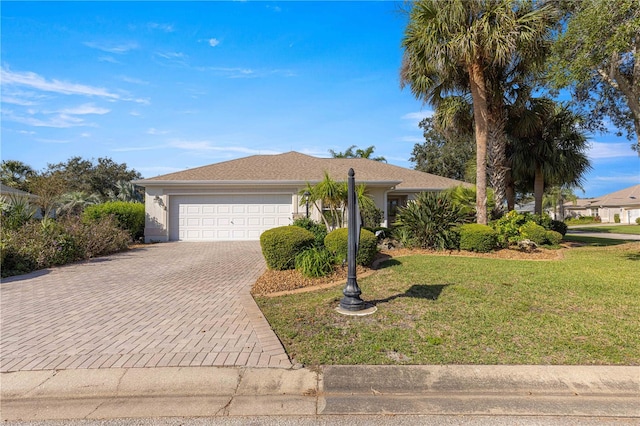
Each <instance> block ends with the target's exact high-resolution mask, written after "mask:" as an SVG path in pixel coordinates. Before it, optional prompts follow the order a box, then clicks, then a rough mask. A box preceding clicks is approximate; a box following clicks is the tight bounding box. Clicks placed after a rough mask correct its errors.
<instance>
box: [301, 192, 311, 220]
mask: <svg viewBox="0 0 640 426" xmlns="http://www.w3.org/2000/svg"><path fill="white" fill-rule="evenodd" d="M302 195H304V202H305V207H306V210H305V212H306V215H307V219H309V196H310V195H311V194H310V193H309V191H304V194H302Z"/></svg>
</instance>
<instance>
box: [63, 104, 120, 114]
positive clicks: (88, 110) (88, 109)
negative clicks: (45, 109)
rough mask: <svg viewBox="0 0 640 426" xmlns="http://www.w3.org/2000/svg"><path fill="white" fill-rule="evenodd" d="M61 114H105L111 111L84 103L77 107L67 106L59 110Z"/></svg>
mask: <svg viewBox="0 0 640 426" xmlns="http://www.w3.org/2000/svg"><path fill="white" fill-rule="evenodd" d="M59 112H60V113H61V114H71V115H85V114H99V115H103V114H106V113H108V112H111V110H110V109H107V108H100V107H96V106H95V105H93V104H84V105H80V106H77V107H75V108H66V109H63V110H60V111H59Z"/></svg>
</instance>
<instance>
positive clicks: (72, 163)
mask: <svg viewBox="0 0 640 426" xmlns="http://www.w3.org/2000/svg"><path fill="white" fill-rule="evenodd" d="M47 172H48V173H58V174H60V176H61V177H62V178H63V179H64V180H65V181H66V182H67V190H66V191H65V192H85V193H87V194H98V195H99V196H100V197H101V198H102V199H103V200H104V199H107V198H108V197H109V194H110V191H117V189H118V188H117V183H118V182H119V181H125V182H129V181H132V180H134V179H140V178H142V175H141V174H140V173H138V172H137V171H136V170H134V169H129V168H128V167H127V165H126V163H116V162H115V161H113V160H112V159H111V158H98V161H97V163H96V164H94V162H93V160H85V159H83V158H82V157H72V158H70V159H69V160H67V162H64V163H57V164H49V165H48V168H47Z"/></svg>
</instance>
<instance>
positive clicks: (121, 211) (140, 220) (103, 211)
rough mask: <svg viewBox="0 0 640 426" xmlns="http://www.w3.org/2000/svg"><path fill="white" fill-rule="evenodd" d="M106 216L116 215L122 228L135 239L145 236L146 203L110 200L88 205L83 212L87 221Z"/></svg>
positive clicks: (83, 217)
mask: <svg viewBox="0 0 640 426" xmlns="http://www.w3.org/2000/svg"><path fill="white" fill-rule="evenodd" d="M106 216H114V217H115V218H116V219H117V221H118V224H119V225H120V228H122V229H124V230H126V231H128V232H129V235H131V238H132V239H133V240H134V241H135V240H139V239H141V238H143V237H144V204H142V203H136V202H127V201H109V202H106V203H103V204H94V205H91V206H87V207H86V208H85V209H84V212H83V213H82V219H83V220H84V221H85V222H90V221H95V220H97V219H100V218H103V217H106Z"/></svg>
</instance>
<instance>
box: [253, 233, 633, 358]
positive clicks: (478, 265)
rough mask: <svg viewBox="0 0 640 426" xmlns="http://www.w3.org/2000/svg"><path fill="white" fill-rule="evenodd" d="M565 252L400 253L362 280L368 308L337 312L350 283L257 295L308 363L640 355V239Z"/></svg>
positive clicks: (295, 353) (294, 352) (289, 346)
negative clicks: (517, 255)
mask: <svg viewBox="0 0 640 426" xmlns="http://www.w3.org/2000/svg"><path fill="white" fill-rule="evenodd" d="M563 255H564V256H563V258H562V259H560V260H546V261H531V260H506V259H489V258H474V257H457V256H448V255H446V254H445V255H413V256H407V257H399V258H394V259H391V260H389V261H387V262H386V264H384V265H383V268H382V269H381V270H379V271H377V272H376V273H375V274H374V275H372V276H369V277H367V278H363V279H360V280H359V281H358V283H359V284H360V287H361V288H362V291H363V295H362V297H363V299H365V300H367V301H370V302H373V303H375V304H376V305H377V307H378V312H376V313H375V314H373V315H370V316H366V317H352V316H343V315H341V314H339V313H337V312H336V311H335V307H336V306H337V305H338V301H339V300H340V298H341V297H342V293H341V290H342V286H338V287H334V288H331V289H328V290H319V291H316V292H311V293H304V294H295V295H289V296H281V297H275V298H267V297H256V301H257V302H258V304H259V306H260V308H261V309H262V311H263V312H264V314H265V316H266V317H267V319H268V320H269V322H270V324H271V326H272V327H273V329H274V330H275V331H276V333H277V335H278V336H279V337H280V339H281V341H282V342H283V344H284V346H285V348H286V350H287V352H288V354H289V355H290V356H291V357H292V358H295V359H296V360H297V361H299V362H301V363H303V364H306V365H319V364H623V365H640V282H638V271H639V270H640V243H627V244H622V245H616V246H609V247H589V246H586V247H578V248H572V249H563Z"/></svg>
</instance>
